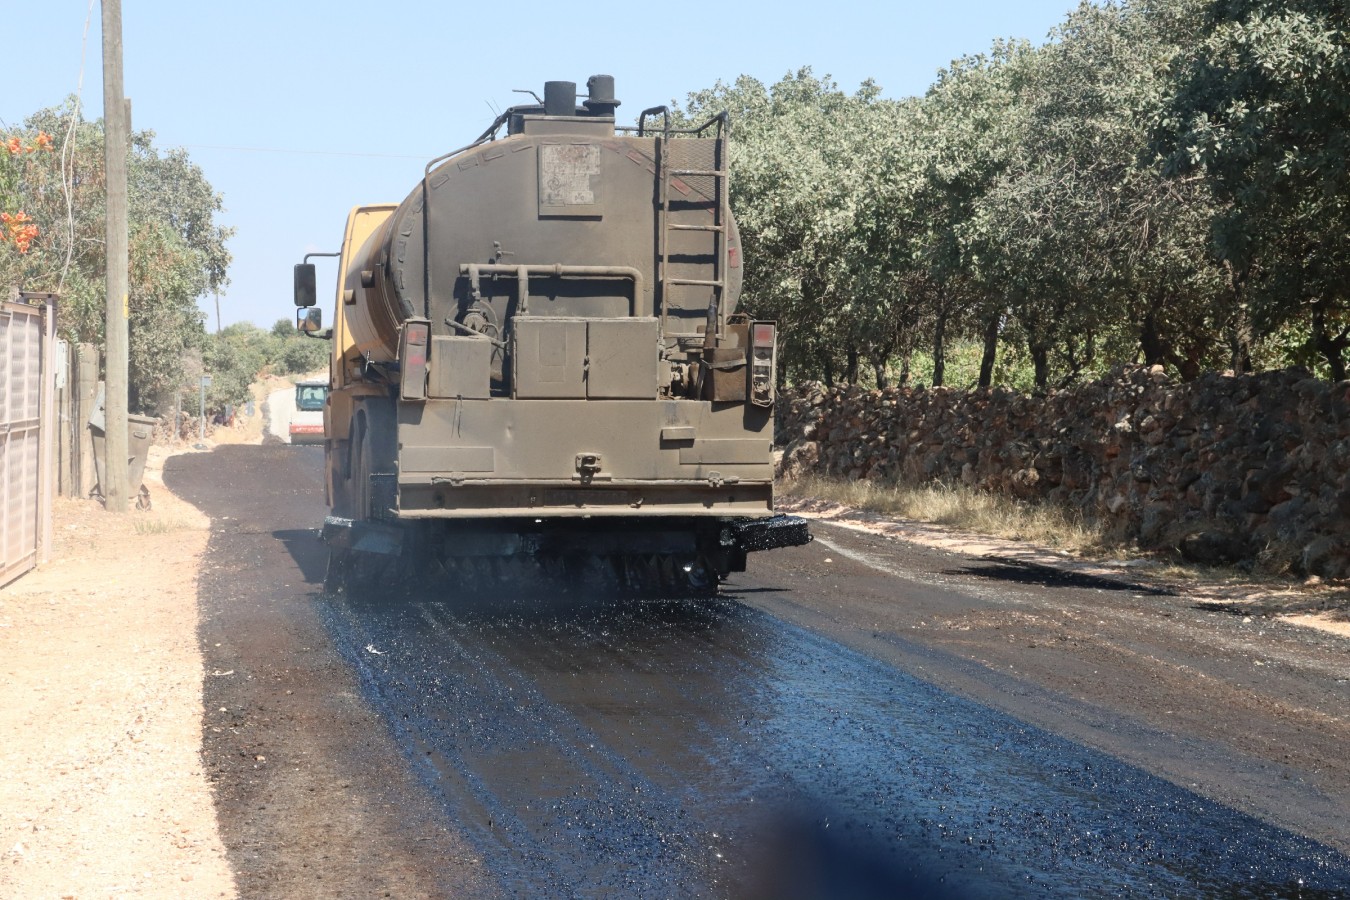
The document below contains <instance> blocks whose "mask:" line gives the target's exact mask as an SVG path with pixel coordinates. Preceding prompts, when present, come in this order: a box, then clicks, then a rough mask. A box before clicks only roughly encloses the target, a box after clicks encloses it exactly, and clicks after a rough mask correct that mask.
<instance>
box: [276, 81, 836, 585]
mask: <svg viewBox="0 0 1350 900" xmlns="http://www.w3.org/2000/svg"><path fill="white" fill-rule="evenodd" d="M613 84H614V81H613V79H612V78H610V77H609V76H595V77H593V78H591V79H590V81H589V82H588V85H587V87H588V90H589V96H588V97H587V98H586V99H585V101H584V102H583V103H581V104H578V103H577V91H576V86H575V84H573V83H571V82H549V83H547V84H546V85H545V90H544V98H543V99H542V101H539V102H537V103H535V104H531V105H523V106H515V107H512V108H510V109H508V110H507V111H506V112H505V113H503V114H502V115H501V116H499V117H498V118H497V120H496V121H495V122H493V123H492V125H491V126H490V127H489V128H488V129H487V131H485V132H484V133H483V134H482V135H481V136H480V137H479V138H478V139H477V140H476V141H474V142H473V143H472V144H469V145H468V146H467V147H464V148H463V149H460V150H457V151H455V152H453V153H450V154H446V155H445V156H442V157H440V158H438V159H435V160H432V161H431V162H430V163H428V164H427V166H426V168H425V170H424V175H423V178H422V181H421V182H420V183H419V184H417V185H416V186H415V187H414V188H413V190H412V192H411V193H410V194H409V195H408V197H407V198H406V199H405V200H404V201H403V202H402V203H401V204H397V205H394V204H378V205H371V206H358V207H356V208H355V209H353V210H352V211H351V213H350V214H349V216H348V218H347V225H346V231H345V233H344V235H343V239H342V247H341V251H340V252H339V253H338V254H335V255H337V256H338V257H339V259H338V284H337V295H336V302H335V305H334V311H333V319H332V323H331V329H330V330H328V331H323V330H322V328H323V325H322V314H321V313H320V312H319V310H317V309H314V308H313V307H314V306H315V303H316V290H315V268H314V265H313V264H312V263H310V262H309V261H308V257H306V261H305V262H304V263H301V264H300V265H297V266H296V272H295V288H296V291H295V292H296V298H295V302H296V305H297V306H298V307H301V309H300V311H299V319H300V321H299V324H300V327H301V328H302V329H303V330H306V331H308V332H310V333H311V334H315V335H317V336H321V337H327V338H328V339H329V340H331V341H332V360H331V382H330V385H329V388H330V389H329V392H328V399H327V405H326V408H325V412H324V431H325V436H326V441H325V446H326V458H327V488H328V499H329V505H330V506H331V510H332V515H331V516H329V518H328V519H327V520H326V522H325V525H324V538H325V540H326V541H327V542H328V543H329V545H330V548H331V554H330V566H329V581H330V585H331V586H333V587H338V588H341V587H351V586H354V585H360V584H363V583H364V582H376V583H379V582H381V581H383V580H385V579H388V578H389V577H390V573H391V572H402V573H404V574H407V573H423V574H425V573H431V572H436V573H440V574H441V575H448V576H450V577H451V578H452V579H454V581H455V582H456V583H465V582H466V581H468V580H471V579H474V578H500V577H504V576H507V575H517V576H521V577H525V576H528V575H529V574H530V573H531V572H533V573H536V574H538V575H542V576H543V577H545V578H548V579H557V578H562V579H564V581H566V580H568V579H569V578H577V577H580V578H581V579H583V580H585V581H587V582H590V581H592V580H594V579H601V580H609V581H612V582H613V583H615V584H617V585H618V586H620V587H621V588H631V589H635V590H639V591H651V590H656V591H672V590H673V591H683V592H692V593H708V592H713V591H716V589H717V583H718V581H719V580H720V579H721V578H722V577H724V576H725V575H727V574H728V573H730V572H735V571H742V570H743V569H744V568H745V562H746V555H747V553H749V552H751V551H755V550H767V549H772V548H774V547H781V546H790V545H796V544H802V543H806V542H807V541H809V540H810V539H811V537H810V534H809V532H808V531H807V528H806V523H805V522H804V521H803V520H801V519H797V518H794V517H788V516H783V515H775V513H774V502H773V466H772V459H771V443H772V434H773V414H774V403H775V355H776V348H777V333H776V326H775V323H773V322H766V321H754V320H752V319H750V318H748V317H747V316H746V315H744V314H742V313H739V312H737V300H738V297H739V294H740V287H741V274H742V269H741V263H742V261H741V253H740V241H739V238H738V234H737V229H736V223H735V220H734V218H733V217H732V214H731V210H730V209H729V207H728V202H727V179H728V177H729V172H728V170H727V169H728V167H727V158H728V140H729V129H728V123H727V120H726V117H725V116H719V117H716V118H714V119H712V120H710V121H708V122H706V123H704V124H702V125H700V126H698V127H696V128H689V129H676V128H674V127H672V125H671V118H670V115H669V112H668V111H667V110H666V109H665V108H664V107H656V108H653V109H648V110H645V111H644V112H643V113H642V114H641V115H640V116H639V117H638V124H637V125H636V126H634V127H620V126H616V124H615V110H616V108H617V107H618V106H619V101H618V100H616V99H615V98H614V89H613ZM536 100H538V98H537V97H536ZM391 560H392V561H396V563H395V564H394V567H393V568H392V569H391V567H390V563H391Z"/></svg>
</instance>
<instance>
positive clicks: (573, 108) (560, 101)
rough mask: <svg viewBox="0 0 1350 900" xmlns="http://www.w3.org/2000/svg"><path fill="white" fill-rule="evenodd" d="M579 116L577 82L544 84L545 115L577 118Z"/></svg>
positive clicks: (549, 82) (548, 82) (550, 82)
mask: <svg viewBox="0 0 1350 900" xmlns="http://www.w3.org/2000/svg"><path fill="white" fill-rule="evenodd" d="M576 114H577V83H576V82H575V81H545V82H544V115H546V116H575V115H576Z"/></svg>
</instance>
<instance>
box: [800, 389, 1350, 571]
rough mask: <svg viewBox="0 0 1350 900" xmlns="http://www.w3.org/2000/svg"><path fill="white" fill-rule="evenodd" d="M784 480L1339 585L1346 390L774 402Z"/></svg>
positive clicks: (1346, 472) (839, 393) (820, 394)
mask: <svg viewBox="0 0 1350 900" xmlns="http://www.w3.org/2000/svg"><path fill="white" fill-rule="evenodd" d="M777 438H778V443H779V445H780V446H783V447H785V448H786V451H785V453H784V456H783V462H782V469H783V472H784V473H785V474H787V475H789V476H790V475H794V474H798V473H813V474H822V475H835V476H840V477H844V478H848V479H859V478H867V479H875V480H879V481H889V482H896V481H900V482H905V483H910V484H920V483H924V482H931V481H942V482H946V483H950V484H956V483H960V484H966V485H970V486H972V487H976V488H979V489H982V490H987V491H992V492H995V493H999V494H1005V495H1007V496H1010V497H1016V498H1020V499H1025V500H1034V501H1046V502H1051V503H1056V504H1060V505H1063V506H1066V507H1068V508H1070V509H1076V510H1079V511H1080V512H1081V514H1082V515H1083V517H1084V519H1085V520H1087V521H1091V522H1097V523H1100V524H1102V525H1104V526H1105V528H1106V531H1107V533H1108V534H1109V535H1110V536H1111V537H1112V538H1113V539H1115V540H1120V541H1124V542H1127V543H1134V544H1138V545H1139V546H1140V547H1142V548H1144V549H1149V550H1175V551H1179V552H1180V553H1182V555H1184V556H1186V557H1187V558H1190V559H1193V560H1196V561H1199V562H1208V563H1250V564H1252V565H1255V566H1257V567H1259V568H1261V569H1264V570H1267V571H1291V572H1295V573H1299V574H1313V575H1319V576H1323V577H1332V578H1345V577H1350V382H1341V383H1337V384H1331V383H1328V382H1325V381H1320V380H1317V379H1315V378H1312V377H1311V376H1309V375H1308V373H1307V372H1304V371H1302V370H1289V371H1281V372H1268V373H1263V374H1260V375H1251V376H1241V377H1231V376H1224V375H1217V374H1215V375H1207V376H1204V377H1202V378H1200V379H1198V380H1197V381H1194V382H1190V383H1185V384H1182V383H1176V382H1173V381H1171V380H1169V379H1168V377H1167V376H1166V375H1165V374H1164V373H1163V372H1162V371H1161V369H1160V368H1157V367H1155V368H1153V369H1146V368H1134V369H1129V370H1120V371H1117V372H1116V373H1113V375H1112V376H1111V377H1108V378H1106V379H1103V380H1101V381H1095V382H1091V383H1086V384H1082V385H1079V386H1076V387H1073V388H1070V389H1067V390H1062V391H1055V392H1052V393H1050V394H1049V395H1048V396H1044V397H1037V396H1031V395H1027V394H1022V393H1018V392H1016V391H1011V390H1006V389H1002V388H982V389H977V390H972V391H958V390H952V389H947V388H931V389H927V390H925V389H923V388H890V389H887V390H883V391H863V390H860V389H857V388H852V389H834V390H827V389H824V388H822V387H821V386H820V385H816V384H807V385H803V386H801V387H800V388H797V389H795V390H793V391H791V392H787V393H785V395H784V396H783V397H782V398H781V399H780V402H779V420H778V435H777Z"/></svg>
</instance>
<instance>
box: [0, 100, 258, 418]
mask: <svg viewBox="0 0 1350 900" xmlns="http://www.w3.org/2000/svg"><path fill="white" fill-rule="evenodd" d="M73 108H74V102H73V100H72V101H69V102H67V104H66V105H65V106H63V107H58V108H51V109H44V110H41V111H39V112H37V113H34V114H33V115H32V116H30V117H29V118H28V119H27V120H26V121H25V122H24V124H23V126H22V127H21V128H18V129H14V130H12V131H11V132H8V133H5V134H0V141H2V142H3V143H4V144H5V145H6V146H7V147H9V146H14V145H15V144H16V143H17V145H18V146H20V147H21V148H22V147H35V148H38V149H36V150H35V151H34V152H22V153H18V154H15V153H8V152H7V153H5V154H0V156H4V157H7V158H6V159H4V167H3V168H0V173H2V174H0V207H4V209H3V211H4V212H6V213H8V214H10V215H11V216H13V215H14V214H15V212H16V211H17V210H22V212H23V215H24V217H25V222H26V224H28V225H29V226H30V227H34V228H35V229H36V233H35V234H33V235H32V236H31V238H30V240H29V241H27V242H26V245H25V246H23V247H22V248H21V247H20V246H19V245H18V244H17V243H15V242H13V241H8V242H5V243H0V285H4V286H6V287H8V286H19V287H21V288H22V289H24V290H31V291H52V292H55V293H59V294H60V295H61V303H60V305H59V307H58V318H59V323H58V324H59V330H60V332H61V334H62V336H63V337H66V338H67V339H69V340H73V341H92V342H95V343H101V342H102V339H103V319H104V308H105V294H104V288H103V283H104V282H103V276H104V272H105V269H106V261H105V256H104V249H103V242H104V224H103V222H104V212H105V204H106V197H105V179H104V169H103V127H102V123H101V122H88V121H85V120H84V119H83V118H82V117H81V116H80V115H79V113H78V112H77V111H76V112H72V109H73ZM128 168H129V172H128V200H129V202H128V219H129V223H128V237H129V251H130V271H129V291H128V293H129V297H128V313H129V317H130V320H129V323H128V324H129V329H128V330H129V337H130V343H129V348H128V349H129V357H130V372H129V375H130V388H131V403H132V406H133V407H135V408H139V409H152V408H155V407H156V406H157V405H159V404H160V403H161V402H162V401H164V400H165V399H167V397H168V396H169V395H171V394H173V393H174V392H176V391H177V390H179V389H180V388H181V387H182V383H183V378H184V368H183V360H184V359H185V358H188V357H189V356H190V355H191V352H192V351H194V350H196V349H199V348H200V347H201V345H202V343H203V342H204V340H205V336H206V335H205V330H204V328H203V324H202V316H201V313H200V312H199V310H198V309H197V304H196V301H197V298H198V297H199V296H201V295H203V294H205V293H207V292H210V291H218V290H221V289H222V288H223V287H224V286H225V285H226V284H227V283H228V279H227V275H226V273H227V270H228V267H229V263H230V253H229V251H228V249H226V242H227V241H228V240H229V237H230V235H231V233H232V229H230V228H227V227H224V226H222V225H220V224H219V223H218V221H217V215H218V213H220V212H221V210H222V209H223V202H222V198H221V196H220V194H219V193H217V192H216V191H215V190H214V189H213V188H212V187H211V185H210V183H209V182H208V181H207V179H206V176H205V174H204V173H203V172H202V170H201V169H200V168H199V167H198V166H196V165H195V164H194V163H193V162H192V161H191V160H190V159H189V157H188V155H187V153H186V152H185V151H183V150H181V149H175V150H167V151H161V150H159V149H157V148H156V147H155V146H154V133H153V132H150V131H140V132H136V133H135V134H133V135H132V140H131V152H130V154H129V157H128ZM10 207H13V209H11V208H10Z"/></svg>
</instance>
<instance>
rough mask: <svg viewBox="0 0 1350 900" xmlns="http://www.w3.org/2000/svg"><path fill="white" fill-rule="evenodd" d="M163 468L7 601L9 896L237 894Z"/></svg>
mask: <svg viewBox="0 0 1350 900" xmlns="http://www.w3.org/2000/svg"><path fill="white" fill-rule="evenodd" d="M283 386H284V383H283V382H280V381H276V382H272V383H269V384H267V385H262V386H259V388H258V391H257V393H256V396H257V398H258V400H259V402H258V403H257V405H256V409H255V415H254V416H253V417H252V418H247V419H241V421H240V423H239V424H238V425H237V426H236V427H235V428H234V429H223V430H221V431H220V432H218V433H217V434H216V435H215V436H214V437H213V438H212V439H211V440H210V441H208V445H209V444H212V443H218V442H250V443H257V442H261V441H262V440H263V409H262V403H261V400H262V399H263V398H264V397H266V396H267V394H268V393H270V392H272V391H275V390H277V389H278V388H280V387H283ZM175 452H194V451H193V450H192V449H191V447H190V446H188V445H180V446H179V447H178V448H176V450H175ZM168 453H169V451H167V450H166V449H165V448H162V447H157V448H155V450H154V451H153V453H152V456H151V461H150V465H149V466H148V468H147V476H146V484H147V485H148V486H149V488H150V490H151V493H152V499H153V503H154V508H153V509H152V510H150V511H149V512H142V513H134V514H129V515H126V516H116V515H112V514H109V513H106V512H104V511H103V510H102V508H101V507H99V506H98V505H97V504H96V503H95V502H93V501H79V500H61V501H59V503H58V505H57V509H56V529H55V530H56V534H55V539H54V547H53V553H52V561H51V562H50V563H48V564H47V565H45V566H43V567H42V568H41V569H39V570H38V571H36V572H32V573H29V574H28V575H26V576H24V577H22V578H20V579H19V580H18V581H16V582H15V583H13V584H11V585H10V586H8V587H6V588H4V589H2V590H0V735H4V740H3V741H0V772H3V776H2V777H0V898H25V900H26V898H35V900H36V898H109V897H152V898H180V897H201V898H207V897H210V898H215V897H234V896H237V895H238V892H237V888H236V884H235V880H234V876H233V874H232V872H231V870H230V866H229V864H228V861H227V857H226V852H225V848H224V844H223V842H222V840H221V836H220V833H219V830H218V828H217V822H216V815H215V810H214V808H213V805H212V794H211V789H210V786H209V784H208V781H207V778H206V775H205V773H204V772H203V769H202V760H201V752H200V751H201V737H202V721H203V716H204V714H205V713H206V711H205V710H204V709H203V705H202V704H203V701H202V697H203V684H204V682H205V680H206V679H210V678H215V677H222V676H227V675H229V674H230V673H228V672H215V671H210V670H209V669H208V668H207V666H206V665H205V664H204V661H203V658H202V654H201V652H200V648H199V646H198V639H197V635H198V624H199V623H198V610H197V580H198V576H199V574H200V572H199V568H200V565H201V558H202V554H203V551H204V550H205V548H206V544H207V539H208V529H209V525H210V523H209V521H208V520H207V519H206V517H205V516H203V515H202V514H201V513H200V512H198V511H197V510H196V509H195V508H194V507H192V506H190V505H188V504H186V503H184V502H183V501H180V500H178V499H177V498H175V497H173V496H172V495H171V494H169V493H168V491H167V490H165V489H164V487H163V484H162V482H161V480H160V472H161V470H162V467H163V462H164V459H165V458H166V457H167V455H168ZM799 506H800V507H801V511H802V512H806V513H808V514H812V515H817V516H820V517H823V518H828V519H830V520H831V521H835V522H839V523H842V524H847V525H851V526H852V527H857V528H864V529H868V530H878V531H883V532H885V533H889V534H892V535H893V536H896V537H901V538H903V539H906V540H912V541H916V542H919V543H926V544H928V545H930V546H944V547H946V548H948V549H959V550H962V551H963V552H973V553H976V554H977V555H980V554H996V555H997V554H1007V555H1012V556H1015V557H1017V558H1019V559H1022V560H1024V561H1035V562H1040V563H1045V564H1053V565H1056V566H1071V567H1072V566H1094V565H1096V566H1103V565H1104V566H1107V567H1108V568H1111V569H1112V574H1113V575H1114V576H1115V577H1120V575H1121V572H1120V569H1119V567H1113V566H1112V564H1109V563H1083V562H1074V561H1070V560H1066V559H1064V557H1063V556H1061V555H1059V554H1056V553H1054V552H1052V551H1042V550H1036V549H1034V548H1028V547H1025V546H1020V545H1016V544H1011V543H1009V542H997V541H988V540H985V539H980V538H975V537H970V536H955V535H952V534H950V533H948V532H944V531H943V530H942V529H937V528H930V527H925V526H915V525H912V524H908V523H897V522H887V521H882V520H878V519H876V518H875V517H869V516H866V515H862V514H857V513H852V512H850V511H847V510H839V509H823V508H815V509H811V508H809V505H807V504H799ZM1140 574H1141V577H1144V578H1148V577H1160V576H1150V575H1148V574H1147V573H1140ZM1172 586H1173V587H1174V588H1176V587H1178V585H1176V584H1175V583H1174V584H1173V585H1172ZM1180 587H1182V589H1184V590H1186V591H1187V592H1188V593H1193V594H1194V595H1195V596H1197V597H1201V598H1205V597H1212V598H1215V602H1227V603H1233V604H1243V603H1258V604H1259V603H1261V602H1266V603H1269V602H1275V601H1271V600H1270V599H1269V598H1271V597H1275V598H1276V599H1277V600H1278V599H1279V598H1281V597H1284V598H1289V597H1292V598H1294V601H1295V602H1290V603H1288V604H1287V605H1288V606H1289V608H1290V609H1293V610H1302V612H1301V613H1300V615H1301V616H1302V618H1301V619H1299V621H1301V622H1303V623H1304V624H1309V625H1314V626H1318V627H1323V628H1327V629H1330V630H1338V631H1341V632H1342V633H1345V632H1347V631H1350V625H1347V624H1346V623H1345V622H1344V621H1339V620H1338V618H1341V617H1338V616H1337V615H1335V614H1330V615H1328V614H1325V613H1320V614H1319V613H1317V612H1316V611H1315V610H1316V608H1317V605H1318V604H1319V603H1322V602H1323V600H1324V599H1325V598H1326V597H1332V598H1333V599H1332V600H1331V601H1329V602H1330V605H1331V606H1332V607H1334V606H1336V605H1337V602H1336V601H1335V599H1334V598H1335V596H1337V594H1336V593H1335V592H1331V593H1328V592H1327V591H1326V590H1325V589H1324V588H1323V589H1314V590H1311V591H1309V590H1307V589H1298V590H1294V589H1292V588H1287V587H1286V588H1272V587H1271V586H1269V585H1266V586H1256V587H1254V586H1252V585H1243V584H1235V583H1231V582H1227V581H1225V580H1223V579H1210V580H1199V581H1197V580H1194V579H1192V580H1191V581H1190V582H1189V583H1187V584H1185V585H1180ZM1261 597H1265V598H1267V599H1266V600H1265V601H1262V600H1261V599H1260V598H1261ZM1253 598H1257V599H1253ZM1319 598H1320V599H1319ZM1310 609H1311V610H1314V611H1313V612H1308V610H1310Z"/></svg>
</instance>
